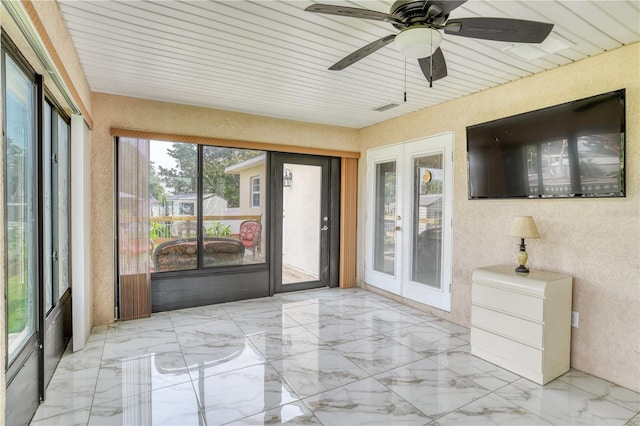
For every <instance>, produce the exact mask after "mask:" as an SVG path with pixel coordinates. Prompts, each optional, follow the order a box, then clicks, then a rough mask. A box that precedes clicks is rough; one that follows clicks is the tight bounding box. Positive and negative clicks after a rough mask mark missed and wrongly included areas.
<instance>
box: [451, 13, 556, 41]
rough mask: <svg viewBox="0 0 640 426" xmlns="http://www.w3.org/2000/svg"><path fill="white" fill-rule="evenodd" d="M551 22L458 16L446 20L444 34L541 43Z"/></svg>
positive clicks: (550, 27)
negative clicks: (458, 17) (457, 17)
mask: <svg viewBox="0 0 640 426" xmlns="http://www.w3.org/2000/svg"><path fill="white" fill-rule="evenodd" d="M552 29H553V24H547V23H544V22H535V21H524V20H521V19H510V18H460V19H452V20H449V22H447V25H446V27H445V29H444V32H445V33H446V34H451V35H458V36H462V37H471V38H479V39H483V40H495V41H509V42H514V43H541V42H543V41H544V39H545V38H547V36H548V35H549V33H550V32H551V30H552Z"/></svg>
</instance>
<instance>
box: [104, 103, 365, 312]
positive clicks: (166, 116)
mask: <svg viewBox="0 0 640 426" xmlns="http://www.w3.org/2000/svg"><path fill="white" fill-rule="evenodd" d="M91 105H92V108H93V110H92V111H93V116H94V120H95V125H94V131H93V135H92V151H91V161H92V175H91V182H92V187H93V197H92V229H93V237H94V241H100V242H101V243H100V244H94V245H93V246H92V253H91V258H92V266H93V277H94V279H93V303H94V311H93V321H94V324H104V323H109V322H112V321H113V303H114V287H113V286H114V280H113V277H114V261H113V238H112V236H113V228H114V217H113V194H114V188H113V182H114V180H113V177H114V155H113V154H114V146H115V145H114V139H113V137H112V136H111V133H110V128H111V127H118V128H126V129H135V130H143V131H153V132H160V133H168V134H181V135H189V136H206V137H214V138H222V139H237V140H246V141H255V142H264V143H273V144H285V145H294V146H311V147H316V148H323V149H334V150H347V151H358V150H359V146H358V138H357V135H358V131H357V130H355V129H348V128H343V127H332V126H323V125H318V124H311V123H302V122H297V121H290V120H281V119H274V118H267V117H261V116H255V115H248V114H240V113H235V112H228V111H221V110H214V109H207V108H199V107H192V106H185V105H177V104H170V103H164V102H155V101H148V100H143V99H134V98H127V97H122V96H113V95H104V94H94V95H93V96H92V99H91Z"/></svg>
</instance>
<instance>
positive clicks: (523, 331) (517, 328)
mask: <svg viewBox="0 0 640 426" xmlns="http://www.w3.org/2000/svg"><path fill="white" fill-rule="evenodd" d="M471 325H472V326H474V327H479V328H482V329H483V330H486V331H491V332H493V333H496V334H499V335H501V336H504V337H507V338H510V339H514V340H518V341H520V342H522V343H526V344H527V345H530V346H535V347H536V348H540V349H542V348H543V341H544V337H543V336H544V325H543V324H540V323H536V322H532V321H529V320H525V319H522V318H517V317H514V316H511V315H508V314H503V313H501V312H496V311H492V310H490V309H486V308H483V307H480V306H472V307H471Z"/></svg>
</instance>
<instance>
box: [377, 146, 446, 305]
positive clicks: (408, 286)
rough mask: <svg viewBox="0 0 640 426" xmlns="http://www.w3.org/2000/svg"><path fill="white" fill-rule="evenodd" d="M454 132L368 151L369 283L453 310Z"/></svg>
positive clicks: (428, 303)
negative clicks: (452, 215)
mask: <svg viewBox="0 0 640 426" xmlns="http://www.w3.org/2000/svg"><path fill="white" fill-rule="evenodd" d="M452 150H453V134H451V133H447V134H442V135H438V136H433V137H430V138H426V139H420V140H416V141H412V142H408V143H405V144H398V145H392V146H387V147H382V148H376V149H371V150H369V151H368V153H367V215H366V238H367V244H366V245H365V246H366V260H365V281H366V282H367V283H368V284H370V285H372V286H375V287H378V288H380V289H382V290H385V291H388V292H391V293H394V294H398V295H401V296H403V297H406V298H409V299H412V300H416V301H418V302H421V303H425V304H427V305H430V306H434V307H436V308H439V309H443V310H446V311H449V310H450V309H451V293H450V288H451V210H452V201H453V200H452V198H453V170H452V168H453V161H452Z"/></svg>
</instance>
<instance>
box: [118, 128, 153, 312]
mask: <svg viewBox="0 0 640 426" xmlns="http://www.w3.org/2000/svg"><path fill="white" fill-rule="evenodd" d="M150 252H151V244H150V240H149V140H148V139H136V138H119V139H118V285H119V290H120V291H119V294H120V303H119V307H120V319H122V320H127V319H135V318H142V317H145V316H149V315H151V275H150V266H151V265H150V259H151V256H150V255H151V253H150Z"/></svg>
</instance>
